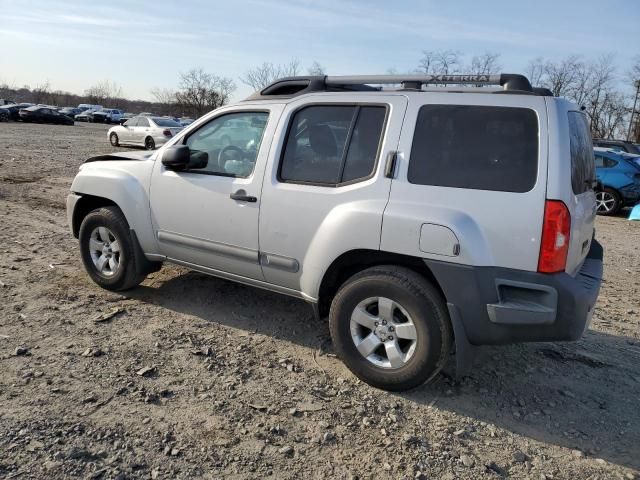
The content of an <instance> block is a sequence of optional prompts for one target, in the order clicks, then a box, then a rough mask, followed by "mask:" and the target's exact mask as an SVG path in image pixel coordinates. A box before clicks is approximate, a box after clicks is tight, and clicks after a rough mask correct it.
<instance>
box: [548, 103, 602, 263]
mask: <svg viewBox="0 0 640 480" xmlns="http://www.w3.org/2000/svg"><path fill="white" fill-rule="evenodd" d="M564 116H566V117H565V118H566V119H567V120H568V124H569V149H570V157H571V163H570V165H571V188H568V187H569V186H568V185H567V186H566V189H565V191H567V192H568V193H569V195H570V198H571V200H569V201H568V202H566V201H565V203H568V204H567V207H568V208H569V212H570V213H571V235H570V239H569V253H568V256H567V267H566V270H567V272H569V273H571V274H575V273H576V272H577V271H578V270H579V269H580V267H581V266H582V262H583V261H584V259H585V258H586V256H587V254H588V253H589V248H590V246H591V240H592V238H593V232H594V228H595V220H596V200H595V193H594V191H593V187H594V182H595V179H596V171H595V170H596V169H595V160H594V153H593V140H592V139H591V131H590V129H589V122H588V121H587V116H586V115H585V114H584V113H582V112H580V111H572V110H570V111H568V112H566V114H565V115H564ZM567 120H565V122H566V121H567ZM550 190H551V189H550ZM571 193H573V195H571Z"/></svg>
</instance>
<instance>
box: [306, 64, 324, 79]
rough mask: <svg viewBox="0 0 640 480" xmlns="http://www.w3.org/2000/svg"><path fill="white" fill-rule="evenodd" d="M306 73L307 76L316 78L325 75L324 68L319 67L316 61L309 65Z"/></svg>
mask: <svg viewBox="0 0 640 480" xmlns="http://www.w3.org/2000/svg"><path fill="white" fill-rule="evenodd" d="M307 73H308V74H309V75H318V76H319V75H326V73H325V68H324V67H323V66H322V65H320V63H319V62H318V61H317V60H315V61H314V62H313V63H312V64H311V66H310V67H309V69H308V70H307Z"/></svg>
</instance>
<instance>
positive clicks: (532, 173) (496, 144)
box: [408, 105, 538, 192]
mask: <svg viewBox="0 0 640 480" xmlns="http://www.w3.org/2000/svg"><path fill="white" fill-rule="evenodd" d="M537 172H538V117H537V115H536V113H535V112H534V111H533V110H530V109H527V108H513V107H490V106H475V105H425V106H423V107H422V108H421V109H420V112H419V113H418V119H417V123H416V130H415V133H414V136H413V145H412V148H411V157H410V160H409V171H408V180H409V182H410V183H415V184H420V185H434V186H441V187H454V188H466V189H476V190H492V191H502V192H528V191H529V190H531V189H532V188H533V186H534V185H535V183H536V178H537Z"/></svg>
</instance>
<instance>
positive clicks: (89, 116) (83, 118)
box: [73, 109, 95, 122]
mask: <svg viewBox="0 0 640 480" xmlns="http://www.w3.org/2000/svg"><path fill="white" fill-rule="evenodd" d="M94 112H95V110H91V109H87V110H83V111H82V112H80V113H78V114H77V115H76V116H75V117H73V118H75V120H76V122H93V113H94Z"/></svg>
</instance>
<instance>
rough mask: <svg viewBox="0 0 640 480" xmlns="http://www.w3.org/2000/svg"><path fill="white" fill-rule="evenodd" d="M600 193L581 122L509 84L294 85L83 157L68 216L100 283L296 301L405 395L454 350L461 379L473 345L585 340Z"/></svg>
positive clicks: (516, 81)
mask: <svg viewBox="0 0 640 480" xmlns="http://www.w3.org/2000/svg"><path fill="white" fill-rule="evenodd" d="M383 85H386V87H384V88H383V87H382V86H383ZM433 85H435V87H434V86H433ZM447 85H454V86H453V87H451V86H447ZM464 85H469V86H466V87H465V86H464ZM487 85H494V86H487ZM594 182H595V174H594V159H593V151H592V144H591V136H590V133H589V128H588V125H587V120H586V118H585V116H584V114H583V113H582V112H581V111H580V109H579V108H577V107H576V106H575V105H573V104H571V103H569V102H568V101H566V100H563V99H560V98H555V97H553V96H552V94H551V93H550V92H548V91H547V90H544V89H538V88H532V87H531V85H530V83H529V81H528V80H527V79H526V78H525V77H523V76H521V75H511V74H502V75H490V76H486V75H480V76H458V75H456V76H421V75H408V76H367V77H362V76H347V77H332V76H327V77H293V78H285V79H281V80H278V81H277V82H275V83H273V84H272V85H270V86H268V87H267V88H265V89H263V90H262V91H260V92H257V93H256V94H254V95H253V96H251V97H250V98H248V99H247V100H245V101H242V102H240V103H237V104H235V105H230V106H225V107H223V108H219V109H217V110H215V111H213V112H211V113H210V114H208V115H206V116H205V117H203V118H201V119H199V120H197V121H196V122H194V123H193V124H192V125H190V126H189V127H188V128H186V129H185V130H183V131H181V132H180V133H179V134H177V135H176V136H175V137H174V138H172V139H171V140H170V141H169V142H168V143H167V144H166V145H165V146H163V147H162V148H161V149H159V150H158V151H155V152H147V153H122V152H119V153H115V154H111V155H105V156H100V157H95V158H91V159H89V160H87V162H86V163H85V164H83V165H82V166H81V167H80V171H79V173H78V175H77V176H76V178H75V180H74V181H73V185H72V187H71V194H70V195H69V197H68V200H67V211H68V217H69V222H70V225H71V228H72V231H73V234H74V235H75V236H76V237H78V238H79V240H80V252H81V255H82V259H83V262H84V265H85V267H86V269H87V272H88V273H89V276H90V277H91V278H92V279H93V280H94V281H95V282H96V283H97V284H98V285H100V286H102V287H104V288H107V289H110V290H125V289H128V288H132V287H135V286H136V285H138V284H139V283H140V282H141V281H142V280H143V279H144V278H145V276H146V275H147V274H148V273H149V272H151V271H154V270H157V269H159V268H160V266H161V264H162V262H165V261H166V262H171V263H175V264H179V265H183V266H186V267H189V268H192V269H194V270H198V271H200V272H204V273H208V274H211V275H215V276H218V277H222V278H226V279H229V280H234V281H237V282H242V283H245V284H248V285H252V286H256V287H261V288H266V289H269V290H272V291H275V292H280V293H283V294H286V295H291V296H294V297H298V298H301V299H304V300H306V301H307V302H308V303H309V304H311V305H312V307H313V309H314V311H315V312H316V314H317V316H318V318H326V317H327V316H328V317H329V323H330V330H331V335H332V338H333V343H334V346H335V349H336V351H337V353H338V354H339V355H340V357H341V358H342V359H343V361H344V362H345V363H346V365H347V366H348V367H349V368H350V369H351V370H352V371H353V373H354V374H355V375H357V376H358V377H359V378H361V379H362V380H364V381H365V382H368V383H370V384H371V385H374V386H376V387H380V388H384V389H389V390H404V389H408V388H412V387H415V386H417V385H419V384H421V383H423V382H425V381H427V380H429V379H431V378H433V377H434V376H435V375H436V374H437V373H438V372H439V371H440V370H441V369H442V367H443V366H444V364H445V363H446V362H447V360H448V358H449V356H450V354H451V353H452V352H454V351H455V353H456V365H457V367H458V372H464V371H465V370H466V369H467V368H468V366H469V359H470V358H471V355H470V353H471V352H472V346H475V345H487V344H504V343H511V342H524V341H554V340H576V339H577V338H579V337H580V336H581V334H582V333H583V331H584V330H585V328H586V327H587V326H588V324H589V321H590V319H591V316H592V314H593V310H594V306H595V303H596V298H597V296H598V291H599V289H600V283H601V278H602V248H601V247H600V245H599V244H598V242H597V241H595V239H594V219H595V214H596V202H595V195H594V192H593V187H594Z"/></svg>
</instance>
